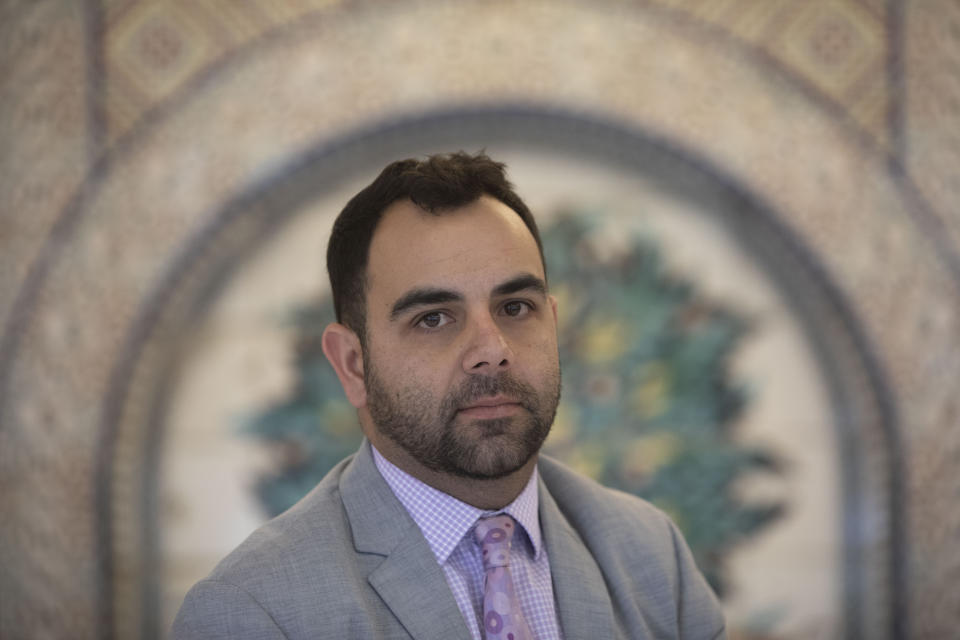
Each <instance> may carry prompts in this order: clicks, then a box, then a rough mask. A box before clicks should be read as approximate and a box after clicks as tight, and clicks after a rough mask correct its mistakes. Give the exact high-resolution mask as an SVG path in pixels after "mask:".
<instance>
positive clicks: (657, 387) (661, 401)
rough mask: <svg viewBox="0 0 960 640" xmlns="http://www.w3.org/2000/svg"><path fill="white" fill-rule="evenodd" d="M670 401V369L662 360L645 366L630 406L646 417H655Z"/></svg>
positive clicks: (665, 408) (664, 409)
mask: <svg viewBox="0 0 960 640" xmlns="http://www.w3.org/2000/svg"><path fill="white" fill-rule="evenodd" d="M669 403H670V371H669V370H668V369H667V367H666V366H665V365H664V364H663V363H662V362H653V363H650V364H647V365H645V366H644V367H643V369H642V370H641V373H640V383H639V384H638V385H637V386H636V387H634V389H633V392H632V393H631V394H630V406H631V408H632V409H633V410H634V411H635V412H637V413H638V414H639V415H640V416H642V417H643V418H644V419H647V420H649V419H650V418H654V417H656V416H658V415H660V414H662V413H663V412H664V411H666V410H667V407H668V406H669Z"/></svg>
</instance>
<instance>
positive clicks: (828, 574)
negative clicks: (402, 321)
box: [0, 0, 960, 638]
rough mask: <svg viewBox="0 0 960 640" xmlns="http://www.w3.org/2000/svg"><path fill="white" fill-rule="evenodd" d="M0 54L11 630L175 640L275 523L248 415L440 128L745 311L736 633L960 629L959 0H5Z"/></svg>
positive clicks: (547, 205) (732, 600) (739, 372)
mask: <svg viewBox="0 0 960 640" xmlns="http://www.w3.org/2000/svg"><path fill="white" fill-rule="evenodd" d="M0 54H2V55H0V141H2V143H0V144H2V146H0V149H2V151H0V567H2V570H0V637H3V638H21V637H23V638H27V637H29V638H61V637H136V636H144V637H158V636H160V637H162V636H164V635H165V629H166V625H167V624H168V622H169V618H170V616H171V615H172V613H173V612H174V610H175V608H176V606H177V605H178V604H179V599H180V598H182V594H183V590H184V589H185V588H186V586H188V584H189V582H190V581H191V580H194V579H196V578H197V577H198V576H199V575H202V574H203V572H204V571H205V570H207V568H208V567H209V564H210V563H211V562H214V561H215V560H216V558H218V557H220V556H222V555H223V553H225V552H226V551H227V550H229V548H231V547H232V546H233V545H234V544H236V542H237V541H238V540H240V539H242V538H243V536H244V535H246V533H247V532H249V530H250V529H251V528H252V527H254V526H256V524H258V523H259V522H261V521H262V520H263V518H264V515H263V511H262V510H261V509H260V507H259V505H257V504H256V502H255V500H254V498H253V497H252V494H251V493H250V491H249V487H250V484H251V483H252V481H253V478H254V477H255V476H256V474H257V473H258V472H260V471H262V470H263V469H265V468H267V467H269V465H271V464H272V463H273V459H272V458H271V457H270V454H269V452H268V451H266V450H264V449H263V448H262V447H258V446H257V445H256V443H254V442H252V441H251V440H249V439H243V438H240V437H238V436H237V429H236V424H235V422H236V421H237V420H238V419H240V418H242V417H243V416H248V415H249V414H250V413H251V412H256V411H258V410H262V409H263V408H264V407H266V406H269V405H270V404H271V403H273V402H276V401H278V400H279V399H281V398H283V397H284V394H286V393H288V392H289V390H290V388H291V385H293V377H294V375H295V373H294V371H293V370H292V367H291V365H290V360H291V349H292V346H291V344H292V341H293V339H294V336H293V335H292V332H291V330H290V328H289V326H288V325H284V324H283V322H280V321H278V320H277V319H278V318H282V317H283V316H284V314H286V313H289V312H290V310H291V308H295V307H296V306H298V305H302V304H304V303H305V302H306V301H309V300H312V299H315V298H316V297H317V296H322V295H323V292H324V291H325V287H326V283H325V274H324V273H323V260H322V255H323V251H324V247H325V237H326V233H327V231H328V229H329V226H330V224H331V221H332V217H333V216H334V215H336V212H337V211H338V210H339V207H340V206H342V204H343V203H344V202H345V199H346V198H347V197H349V194H351V193H353V192H355V191H356V189H357V188H359V186H361V185H363V184H365V182H367V181H369V180H370V179H371V177H372V176H373V175H374V174H375V172H376V170H377V169H379V168H380V167H382V166H383V165H384V164H385V163H386V162H388V161H390V160H392V159H394V158H396V157H399V156H401V155H408V154H412V153H424V152H428V151H437V150H444V149H447V148H449V147H450V146H451V145H466V146H469V148H471V149H479V148H480V147H487V148H488V150H489V151H490V152H491V154H494V155H499V156H500V157H503V158H505V159H506V160H507V162H508V164H509V165H510V166H511V170H512V171H513V172H514V175H515V179H516V182H517V184H518V188H519V190H520V192H521V193H522V194H523V195H524V197H525V198H527V199H528V200H529V201H530V203H531V204H532V205H533V208H534V209H535V211H537V213H538V215H542V216H543V218H544V221H545V224H547V226H549V224H548V223H549V221H550V220H552V218H551V216H553V215H554V213H555V212H557V211H562V210H563V209H564V208H565V207H569V206H575V207H581V208H583V209H591V210H593V211H595V212H597V215H598V216H599V219H602V220H603V225H605V226H604V227H603V228H604V229H606V231H605V232H603V233H601V234H600V236H599V239H598V240H597V242H598V243H600V244H602V246H604V247H606V249H604V250H605V251H610V252H613V253H615V252H616V250H617V246H618V242H623V238H624V237H626V234H625V231H627V230H629V231H630V232H631V233H632V232H633V231H636V232H637V233H638V234H641V235H643V236H644V237H647V238H651V239H652V241H654V242H656V243H657V245H658V246H659V247H660V248H661V251H662V252H663V255H664V262H665V268H666V269H667V270H668V271H669V272H670V273H671V274H673V275H674V276H675V277H677V278H680V279H682V280H684V281H686V282H690V283H692V284H693V285H694V286H695V288H696V290H697V291H698V292H700V293H701V294H702V295H703V296H704V297H705V299H710V300H715V301H721V302H722V304H723V305H726V306H727V307H729V308H732V309H735V310H737V312H738V313H742V314H744V315H745V316H747V317H750V318H751V319H755V320H756V323H757V329H756V331H755V332H754V334H755V337H751V338H749V339H748V340H745V341H744V344H743V347H742V349H740V350H739V351H738V352H737V353H736V354H735V356H734V357H733V359H732V362H731V366H732V375H733V376H734V377H735V378H737V379H738V380H742V381H744V383H745V384H747V385H748V386H749V387H750V388H751V389H752V394H753V396H752V397H753V398H754V401H752V403H751V405H750V406H749V408H748V409H747V410H746V411H745V413H744V415H743V416H742V418H741V419H740V420H739V422H738V423H737V424H736V429H735V431H734V432H733V436H731V437H733V438H734V439H735V440H736V441H737V442H738V443H741V444H742V445H743V446H762V447H769V448H770V449H771V450H774V451H776V452H777V453H778V455H779V456H780V457H781V458H782V459H783V460H784V461H785V467H784V471H783V473H782V474H780V475H779V476H777V477H776V478H769V479H768V480H767V481H762V480H760V481H752V482H745V483H743V484H742V485H738V486H737V488H736V489H737V491H738V492H740V493H741V494H742V495H743V496H746V497H750V498H751V499H753V498H754V497H755V498H757V499H759V498H762V497H765V496H766V497H771V496H772V497H773V498H775V499H777V500H782V501H784V502H785V503H786V504H787V505H788V508H787V512H786V515H785V516H784V517H783V518H781V519H780V520H779V521H778V522H777V523H775V524H773V525H771V526H770V527H769V528H768V529H767V530H765V531H763V532H761V533H759V534H757V536H755V537H753V538H750V539H749V540H745V541H744V542H743V543H742V544H740V545H738V546H736V547H734V548H733V549H731V550H730V552H729V557H728V563H727V569H728V576H729V580H730V584H731V585H732V586H733V589H732V590H730V591H729V592H728V593H727V594H725V595H724V605H725V607H726V611H727V615H728V619H729V621H730V626H731V636H732V637H740V638H760V637H775V638H809V637H823V638H834V637H838V638H839V637H851V638H856V637H870V638H945V637H950V636H951V634H953V633H954V630H955V629H956V628H958V627H960V590H957V589H956V577H957V575H958V572H960V551H958V548H957V541H958V540H960V502H958V500H960V498H958V496H960V475H958V474H957V473H956V472H955V470H956V469H957V468H960V429H958V427H960V393H957V390H956V389H957V384H956V381H957V380H960V295H958V294H960V176H958V170H957V167H960V5H958V4H957V3H956V2H953V1H952V0H925V1H916V2H906V1H905V0H776V1H771V2H766V1H764V2H754V1H752V0H715V1H712V2H696V1H693V0H603V1H601V2H588V1H587V0H562V1H560V2H548V1H545V0H543V1H541V0H531V1H525V2H514V1H509V0H493V1H472V0H468V1H466V2H452V1H445V0H399V1H396V2H375V1H372V0H367V1H352V0H342V1H336V0H282V1H278V2H260V1H257V2H232V1H230V0H211V1H210V2H189V1H186V0H183V1H180V0H171V1H159V0H89V1H87V2H83V3H76V2H64V1H62V0H36V1H29V2H28V1H25V0H20V1H18V0H7V1H4V2H0ZM611 229H612V231H611ZM604 233H605V235H604ZM572 302H575V301H572ZM607 329H609V327H608V328H607ZM610 331H613V330H612V329H610ZM610 331H608V332H607V333H606V334H604V333H603V332H602V331H601V330H599V329H598V330H597V331H596V332H594V333H593V334H592V335H595V336H600V337H599V338H597V339H598V340H601V341H602V340H605V339H608V338H609V336H610V335H616V333H615V332H614V333H610ZM754 334H752V335H754ZM604 336H606V338H605V337H604ZM598 344H599V343H598ZM614 344H616V341H614ZM572 410H573V408H571V411H572ZM569 415H570V414H569V413H568V414H566V416H567V417H566V418H564V419H565V420H569ZM581 418H583V416H582V415H581ZM568 428H569V424H568V423H564V424H559V423H558V434H555V435H556V437H557V439H558V443H557V445H556V446H557V447H558V450H560V449H562V445H563V444H564V442H565V441H564V440H563V438H564V437H566V436H565V434H566V433H567V431H565V429H568ZM570 442H577V443H578V444H577V446H576V447H574V446H570V447H568V449H569V450H568V451H567V453H568V454H569V457H568V461H570V462H571V463H572V464H574V465H575V466H579V467H580V468H581V469H582V470H584V471H587V472H589V471H590V470H591V468H593V467H592V466H591V465H593V464H594V462H595V460H594V461H591V457H590V456H591V455H592V453H591V451H592V450H591V449H590V447H589V446H586V445H583V443H581V442H580V441H576V440H570ZM638 443H639V444H638V446H637V450H636V452H637V456H638V457H637V461H639V462H638V464H639V463H643V464H646V463H647V462H649V457H648V456H649V455H651V454H650V453H649V452H650V451H654V450H656V447H655V446H654V445H653V444H650V443H648V442H647V441H644V440H638ZM644 443H647V444H649V446H646V448H644V446H641V445H644ZM661 444H662V443H661ZM657 446H660V445H657Z"/></svg>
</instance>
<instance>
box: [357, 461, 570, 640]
mask: <svg viewBox="0 0 960 640" xmlns="http://www.w3.org/2000/svg"><path fill="white" fill-rule="evenodd" d="M373 458H374V461H375V462H376V465H377V469H379V471H380V475H382V476H383V479H384V480H386V482H387V484H388V485H389V486H390V489H391V490H392V491H393V493H394V495H396V496H397V499H398V500H399V501H400V503H401V504H402V505H403V506H404V508H406V510H407V512H408V513H409V514H410V517H412V518H413V521H414V522H416V523H417V526H419V527H420V531H422V532H423V536H424V537H425V538H426V539H427V544H428V545H430V549H431V550H432V551H433V555H434V556H436V558H437V563H438V564H439V565H440V567H441V568H442V569H443V572H444V574H445V575H446V577H447V584H449V585H450V590H451V591H452V592H453V597H454V599H455V600H456V601H457V606H458V607H460V613H462V614H463V619H464V620H465V621H466V623H467V628H468V629H470V634H471V635H472V636H473V638H474V640H482V639H483V633H482V631H481V617H482V616H483V578H484V572H483V559H482V557H481V554H480V545H478V544H477V542H476V540H475V539H474V536H473V529H474V527H475V526H476V524H477V520H478V519H479V518H481V517H486V516H491V515H496V514H499V513H506V514H509V515H510V516H512V517H513V519H514V520H516V521H517V522H518V523H519V524H520V527H521V529H522V530H523V532H524V533H525V534H526V535H519V534H518V535H517V536H516V537H515V539H514V542H513V553H512V554H511V556H510V572H511V573H512V574H513V582H514V589H515V590H516V593H517V597H518V598H519V600H520V606H521V607H522V608H523V615H524V617H525V618H526V620H527V623H528V624H529V625H530V630H531V631H532V632H533V635H534V637H536V638H540V639H541V640H545V639H552V638H558V639H559V638H562V637H563V636H562V634H561V633H560V622H559V620H558V619H557V610H556V605H555V601H554V598H553V582H552V581H551V579H550V561H549V559H548V557H547V550H546V548H545V547H544V545H543V538H542V537H541V535H540V517H539V515H538V507H539V497H538V494H537V478H538V475H537V471H536V469H535V470H534V472H533V475H531V477H530V481H529V482H528V483H527V486H526V487H525V488H524V489H523V491H522V492H521V493H520V495H519V496H517V499H516V500H514V501H513V502H511V503H510V504H509V505H507V506H506V507H505V508H504V509H502V510H500V511H484V510H483V509H477V508H476V507H472V506H470V505H468V504H466V503H465V502H461V501H460V500H457V499H456V498H454V497H452V496H449V495H447V494H445V493H443V492H442V491H438V490H437V489H434V488H433V487H431V486H429V485H426V484H424V483H423V482H421V481H420V480H417V479H416V478H414V477H413V476H411V475H410V474H408V473H406V472H404V471H402V470H400V469H399V468H397V467H396V466H395V465H393V464H392V463H391V462H389V461H388V460H387V459H386V458H384V457H383V456H382V455H381V454H380V452H379V451H377V449H376V448H375V447H374V448H373Z"/></svg>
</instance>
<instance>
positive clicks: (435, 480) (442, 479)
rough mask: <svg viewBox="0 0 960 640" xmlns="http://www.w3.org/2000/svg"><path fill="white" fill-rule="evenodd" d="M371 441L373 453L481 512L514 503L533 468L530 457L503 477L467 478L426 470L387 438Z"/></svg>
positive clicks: (534, 461)
mask: <svg viewBox="0 0 960 640" xmlns="http://www.w3.org/2000/svg"><path fill="white" fill-rule="evenodd" d="M374 438H375V439H374ZM374 438H371V442H372V444H373V446H374V447H376V449H377V451H379V452H380V454H381V455H383V457H384V458H386V459H387V460H389V461H390V462H391V463H392V464H394V465H396V466H397V467H398V468H399V469H401V470H402V471H404V472H406V473H408V474H410V475H411V476H413V477H414V478H417V479H418V480H420V481H421V482H423V483H424V484H427V485H429V486H431V487H433V488H434V489H437V490H438V491H442V492H444V493H446V494H447V495H450V496H453V497H454V498H456V499H457V500H460V501H461V502H465V503H467V504H469V505H471V506H474V507H476V508H478V509H483V510H485V511H496V510H498V509H502V508H504V507H506V506H507V505H508V504H510V503H511V502H513V501H514V500H516V498H517V496H519V495H520V492H521V491H523V489H524V487H526V486H527V482H529V480H530V475H531V474H532V473H533V470H534V468H535V467H536V465H537V456H536V455H534V456H533V457H532V458H530V460H528V461H527V462H526V464H524V465H523V466H522V467H520V468H519V469H517V470H516V471H514V472H512V473H510V474H507V475H506V476H503V477H500V478H467V477H461V476H457V475H453V474H450V473H443V472H440V471H435V470H433V469H430V468H428V467H426V466H424V465H423V464H422V463H421V462H419V461H418V460H417V459H415V458H414V457H412V456H411V455H410V454H409V453H408V452H407V451H406V450H405V449H403V448H402V447H400V446H398V445H397V444H396V443H394V442H393V441H392V440H390V439H389V438H383V437H379V438H378V437H376V436H375V437H374Z"/></svg>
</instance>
